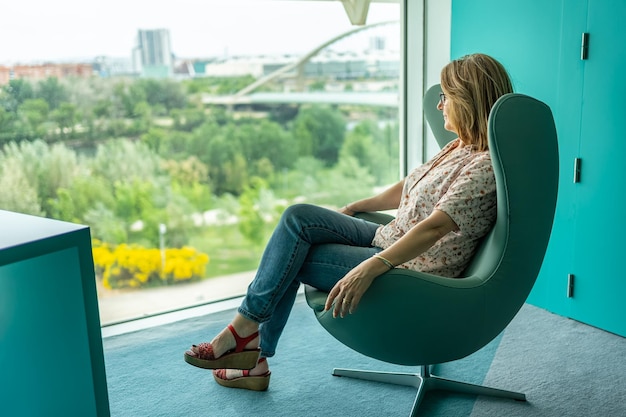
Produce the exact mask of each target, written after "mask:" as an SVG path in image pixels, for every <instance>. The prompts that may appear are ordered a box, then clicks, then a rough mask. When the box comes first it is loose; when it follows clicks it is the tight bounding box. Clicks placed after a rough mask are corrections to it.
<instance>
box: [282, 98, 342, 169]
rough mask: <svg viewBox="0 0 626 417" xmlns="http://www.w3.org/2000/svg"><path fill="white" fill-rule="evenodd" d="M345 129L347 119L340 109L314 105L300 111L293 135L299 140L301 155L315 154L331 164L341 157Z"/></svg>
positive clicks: (328, 164) (327, 163) (314, 155)
mask: <svg viewBox="0 0 626 417" xmlns="http://www.w3.org/2000/svg"><path fill="white" fill-rule="evenodd" d="M345 130H346V123H345V120H344V119H343V117H342V116H341V114H339V112H338V111H336V110H333V109H332V108H330V107H328V106H312V107H304V108H302V109H301V110H300V112H299V113H298V116H297V117H296V119H295V121H294V126H293V135H294V137H295V138H296V140H297V141H298V144H299V150H300V156H313V157H315V158H318V159H321V160H322V161H324V163H325V164H326V165H327V166H330V165H332V164H334V163H336V162H337V160H338V159H339V150H340V149H341V146H342V145H343V141H344V134H345Z"/></svg>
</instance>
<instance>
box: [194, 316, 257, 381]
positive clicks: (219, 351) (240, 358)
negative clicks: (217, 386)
mask: <svg viewBox="0 0 626 417" xmlns="http://www.w3.org/2000/svg"><path fill="white" fill-rule="evenodd" d="M235 321H236V320H234V321H233V323H235ZM251 323H253V322H251ZM245 324H247V323H244V326H239V327H240V330H239V332H238V331H237V330H235V326H234V324H229V325H228V327H227V328H225V329H224V330H222V331H221V332H220V333H219V334H218V335H217V336H216V337H215V338H214V339H213V340H212V341H211V343H200V344H199V345H193V346H192V347H191V349H190V350H188V351H186V352H185V355H184V358H185V361H186V362H187V363H189V364H191V365H194V366H198V367H200V368H205V369H221V368H229V369H252V368H254V367H255V366H256V364H257V360H258V357H259V354H260V349H259V333H258V331H257V330H255V329H258V325H257V324H256V323H253V324H252V325H247V326H246V325H245ZM242 334H243V336H242Z"/></svg>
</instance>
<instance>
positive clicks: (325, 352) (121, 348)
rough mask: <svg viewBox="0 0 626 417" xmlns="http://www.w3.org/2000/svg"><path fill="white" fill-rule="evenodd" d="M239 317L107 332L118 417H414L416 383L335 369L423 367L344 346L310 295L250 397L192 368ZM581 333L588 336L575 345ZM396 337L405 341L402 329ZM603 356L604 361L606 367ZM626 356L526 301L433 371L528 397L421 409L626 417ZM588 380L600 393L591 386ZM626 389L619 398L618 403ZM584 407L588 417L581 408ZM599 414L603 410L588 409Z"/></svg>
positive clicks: (438, 396)
mask: <svg viewBox="0 0 626 417" xmlns="http://www.w3.org/2000/svg"><path fill="white" fill-rule="evenodd" d="M233 313H234V312H233V311H232V310H231V311H225V312H220V313H216V314H210V315H207V316H203V317H196V318H191V319H187V320H183V321H178V322H176V323H171V324H165V325H162V326H158V327H153V328H148V329H145V330H140V331H136V332H133V333H127V334H122V335H118V336H112V337H107V338H105V339H104V353H105V363H106V372H107V384H108V390H109V401H110V407H111V415H112V416H113V417H125V416H128V417H142V416H146V417H157V416H163V417H177V416H220V417H235V416H259V417H264V416H268V417H282V416H285V417H287V416H289V417H299V416H306V417H308V416H320V417H321V416H324V417H328V416H345V417H352V416H354V417H368V416H372V417H382V416H408V414H409V412H410V410H411V406H412V404H413V400H414V397H415V389H413V388H409V387H403V386H397V385H387V384H381V383H376V382H368V381H359V380H353V379H348V378H338V377H333V376H332V375H331V372H332V369H333V368H334V367H345V368H356V369H374V370H384V371H406V372H416V371H417V370H416V369H415V368H412V367H402V366H394V365H390V364H386V363H383V362H380V361H376V360H374V359H371V358H367V357H364V356H363V355H360V354H358V353H356V352H353V351H351V350H349V349H348V348H346V347H345V346H343V345H341V344H340V343H339V342H337V341H336V340H335V339H334V338H332V336H330V335H329V334H328V333H326V332H325V331H324V330H323V329H322V327H321V326H320V325H319V324H318V323H317V321H316V319H315V317H314V316H313V313H312V311H311V310H310V309H309V308H308V306H307V305H306V302H305V301H304V299H303V297H302V296H299V298H298V299H297V301H296V306H295V308H294V311H293V314H292V316H291V317H290V320H289V322H288V323H287V327H286V329H285V332H284V334H283V337H282V339H281V342H280V344H279V346H278V351H277V354H276V356H275V357H274V358H272V359H270V367H271V370H272V381H271V384H270V388H269V390H268V391H266V392H250V391H244V390H236V389H228V388H224V387H221V386H218V385H217V384H216V383H215V382H214V381H213V377H212V375H211V372H210V371H207V370H203V369H198V368H195V367H192V366H189V365H187V364H186V363H185V362H184V361H183V352H184V351H185V350H186V349H187V348H188V347H189V345H191V344H192V343H198V342H202V341H208V340H210V339H211V338H212V336H213V335H214V334H216V333H217V332H218V331H219V330H221V329H222V328H223V327H224V326H225V325H226V324H228V322H229V321H230V319H231V317H232V316H233ZM582 339H584V340H585V343H582V344H580V345H581V346H580V347H576V345H577V341H578V340H582ZM389 342H390V343H402V339H401V335H398V339H396V340H390V341H389ZM564 343H565V345H564ZM564 348H567V350H566V353H568V354H569V355H570V356H569V357H568V358H566V359H563V358H562V357H561V356H560V353H559V352H562V351H563V350H564ZM589 349H591V350H589ZM605 350H608V352H606V351H605ZM596 357H597V358H599V359H602V364H600V368H601V369H600V370H598V361H597V360H595V358H596ZM559 358H561V359H559ZM624 358H626V343H625V342H624V339H623V338H621V337H619V336H615V335H611V334H608V333H606V332H603V331H601V330H598V329H594V328H591V327H589V326H585V325H582V324H580V323H577V322H573V321H571V320H568V319H565V318H562V317H559V316H555V315H553V314H550V313H548V312H546V311H544V310H541V309H538V308H536V307H532V306H529V305H526V306H524V308H523V309H522V310H521V312H520V313H519V314H518V316H517V317H516V318H515V320H514V321H513V323H511V325H510V326H509V328H508V329H507V330H506V331H505V332H504V333H503V334H502V335H501V336H499V337H498V338H496V339H495V340H494V341H493V342H491V343H490V344H489V345H487V346H486V347H485V348H483V349H482V350H480V351H478V352H476V353H475V354H473V355H471V356H469V357H467V358H465V359H463V360H460V361H456V362H453V363H447V364H442V365H438V366H436V367H435V368H434V369H433V373H434V374H436V375H440V376H443V377H446V378H453V379H460V380H463V381H466V382H470V383H483V381H484V382H485V383H486V384H487V385H491V386H495V387H497V388H503V389H507V390H514V391H518V390H521V391H524V392H526V394H527V395H528V399H529V401H528V402H527V403H520V402H516V401H512V400H501V399H491V398H487V397H484V398H483V397H475V396H471V395H460V394H449V393H443V392H433V393H429V394H428V395H427V396H426V398H425V400H424V401H423V402H422V406H421V407H420V415H422V416H433V417H443V416H446V417H453V416H471V417H483V416H507V417H509V416H517V415H519V416H526V415H537V416H559V417H563V416H578V415H580V416H587V415H589V416H591V415H602V416H616V417H617V416H626V405H624V400H623V398H626V397H624V392H625V391H624V389H625V388H624V387H626V381H625V380H624V376H623V375H626V363H625V362H626V360H625V359H624ZM615 361H618V362H619V363H618V364H616V363H615ZM564 366H565V367H566V369H564ZM538 367H541V369H538ZM592 369H593V372H590V371H591V370H592ZM607 370H610V371H609V372H608V373H607ZM600 373H602V374H600ZM585 384H591V385H593V386H595V387H596V389H594V390H590V389H587V387H586V386H585ZM565 390H568V391H566V392H564V391H565ZM605 390H610V392H605ZM620 393H621V394H622V395H621V398H620V400H617V399H615V400H614V401H611V397H612V396H615V395H618V394H620ZM583 396H584V397H583ZM613 398H615V397H613ZM583 406H584V408H581V407H583ZM598 407H599V408H598ZM577 410H578V411H577ZM579 410H584V411H585V413H583V414H579V412H580V411H579ZM590 410H594V413H592V414H588V413H587V412H588V411H590ZM598 410H599V411H598ZM603 410H604V411H603ZM595 411H598V413H597V414H596V413H595Z"/></svg>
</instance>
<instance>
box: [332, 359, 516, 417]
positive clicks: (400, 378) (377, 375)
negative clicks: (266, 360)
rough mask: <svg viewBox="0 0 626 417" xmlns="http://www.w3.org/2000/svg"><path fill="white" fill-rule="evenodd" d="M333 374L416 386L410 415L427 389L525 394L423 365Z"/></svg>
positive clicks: (338, 370)
mask: <svg viewBox="0 0 626 417" xmlns="http://www.w3.org/2000/svg"><path fill="white" fill-rule="evenodd" d="M333 376H341V377H348V378H356V379H363V380H366V381H375V382H384V383H386V384H396V385H404V386H409V387H415V388H417V395H416V397H415V401H414V402H413V408H412V409H411V414H410V417H415V416H417V410H418V408H419V405H420V403H421V401H422V398H423V397H424V395H425V394H426V393H427V392H428V391H435V390H443V391H450V392H457V393H460V394H471V395H488V396H491V397H500V398H510V399H513V400H517V401H526V395H525V394H523V393H520V392H514V391H506V390H502V389H497V388H490V387H485V386H482V385H476V384H469V383H466V382H461V381H455V380H452V379H446V378H441V377H439V376H436V375H431V373H430V366H428V365H423V366H421V367H420V372H419V373H404V372H382V371H364V370H356V369H342V368H335V369H333Z"/></svg>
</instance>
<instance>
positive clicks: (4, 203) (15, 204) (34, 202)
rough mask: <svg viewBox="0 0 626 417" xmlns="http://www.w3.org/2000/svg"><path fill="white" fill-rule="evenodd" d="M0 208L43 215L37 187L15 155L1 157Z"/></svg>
mask: <svg viewBox="0 0 626 417" xmlns="http://www.w3.org/2000/svg"><path fill="white" fill-rule="evenodd" d="M1 161H2V163H1V164H0V189H1V190H2V192H1V193H0V209H3V210H9V211H15V212H18V213H25V214H32V215H35V216H43V215H44V214H45V213H44V212H43V210H42V209H41V206H40V204H39V200H38V198H37V189H36V188H35V187H34V186H33V185H32V184H31V183H30V181H29V180H28V177H27V176H26V173H25V172H24V170H23V166H22V165H21V164H20V161H19V160H18V159H17V158H15V157H9V158H1Z"/></svg>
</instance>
